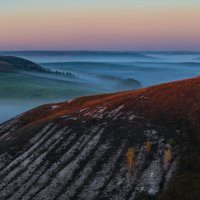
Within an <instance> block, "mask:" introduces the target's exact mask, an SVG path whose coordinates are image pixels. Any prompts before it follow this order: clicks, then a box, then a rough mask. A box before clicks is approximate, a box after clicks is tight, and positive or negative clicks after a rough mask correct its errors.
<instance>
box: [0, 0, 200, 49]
mask: <svg viewBox="0 0 200 200" xmlns="http://www.w3.org/2000/svg"><path fill="white" fill-rule="evenodd" d="M199 23H200V0H167V1H166V0H151V1H150V0H15V1H8V0H0V50H200V25H199Z"/></svg>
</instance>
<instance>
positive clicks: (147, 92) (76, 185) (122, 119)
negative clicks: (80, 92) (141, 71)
mask: <svg viewBox="0 0 200 200" xmlns="http://www.w3.org/2000/svg"><path fill="white" fill-rule="evenodd" d="M194 85H195V88H194V87H193V86H194ZM199 87H200V79H199V78H194V79H190V80H184V81H179V82H173V83H169V84H164V85H159V86H154V87H151V88H145V89H141V90H136V91H129V92H123V93H116V94H110V95H98V96H93V97H83V98H79V99H76V100H73V101H71V102H66V103H60V104H52V105H44V106H42V107H39V108H36V109H34V110H32V111H29V112H27V113H25V114H22V115H21V116H19V117H17V118H15V119H13V120H10V121H8V122H6V123H4V124H2V125H1V126H0V135H1V137H0V158H1V163H0V180H1V181H0V199H1V200H4V199H13V200H16V199H37V200H38V199H47V200H51V199H52V200H57V199H66V200H68V199H95V200H96V199H115V200H116V199H146V198H157V197H160V198H162V199H168V197H169V199H170V198H171V197H172V194H171V193H173V190H172V189H170V186H171V185H174V184H176V181H178V183H179V180H178V178H179V173H180V170H182V174H187V172H188V169H187V166H186V169H185V171H184V170H183V169H182V168H181V167H182V165H184V162H186V163H187V164H188V163H189V161H187V159H188V158H187V157H186V159H185V161H184V162H183V161H182V160H183V159H184V158H185V157H184V156H185V155H184V156H183V151H184V150H185V149H186V150H187V148H188V146H187V144H185V143H184V142H185V137H186V136H188V138H189V140H191V142H194V141H196V142H199V141H198V139H199V135H196V132H195V129H196V128H198V123H196V121H198V120H199V115H196V114H195V113H194V111H193V109H194V108H195V110H198V109H199V106H198V105H197V104H196V105H194V102H196V100H197V99H198V98H199V94H198V89H199ZM189 91H190V92H192V95H193V96H192V97H191V96H188V97H187V95H188V92H189ZM166 97H168V98H170V99H168V100H167V99H166ZM177 101H178V102H177ZM191 103H193V104H192V105H191V106H189V105H190V104H191ZM184 105H185V106H184ZM155 106H156V107H155ZM181 108H182V109H181ZM182 123H184V124H187V126H183V124H182ZM192 123H193V124H192ZM195 123H196V124H195ZM188 124H189V125H188ZM191 124H192V125H191ZM188 127H192V128H193V129H194V130H192V131H191V132H190V135H187V134H188V132H187V131H186V128H188ZM190 130H191V129H190ZM192 132H193V133H194V134H193V135H191V134H192ZM193 145H194V146H193V148H194V151H193V152H189V155H191V156H192V155H193V156H194V158H195V156H196V154H198V149H196V148H195V143H193ZM186 154H187V153H186ZM180 166H181V167H180ZM196 172H197V177H198V170H197V171H196ZM175 178H177V180H175ZM183 180H184V179H182V181H183ZM178 189H179V191H178V194H176V192H175V190H174V194H176V197H177V198H176V199H181V198H180V197H181V192H180V191H182V190H183V189H182V185H179V188H178ZM166 191H167V192H168V193H167V194H166ZM182 192H184V191H182ZM179 194H180V196H178V195H179ZM196 194H197V191H196V190H195V188H194V190H193V195H196ZM193 197H195V196H193ZM193 197H192V198H193ZM188 199H189V198H188Z"/></svg>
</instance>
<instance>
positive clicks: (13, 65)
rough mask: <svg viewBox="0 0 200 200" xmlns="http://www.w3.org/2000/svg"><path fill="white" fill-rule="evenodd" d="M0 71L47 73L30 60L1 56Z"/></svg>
mask: <svg viewBox="0 0 200 200" xmlns="http://www.w3.org/2000/svg"><path fill="white" fill-rule="evenodd" d="M0 67H1V68H0V70H1V71H4V70H5V71H10V70H33V71H47V70H46V69H45V68H43V67H41V66H40V65H38V64H36V63H34V62H31V61H29V60H26V59H23V58H18V57H14V56H0Z"/></svg>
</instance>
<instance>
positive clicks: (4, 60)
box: [0, 56, 75, 78]
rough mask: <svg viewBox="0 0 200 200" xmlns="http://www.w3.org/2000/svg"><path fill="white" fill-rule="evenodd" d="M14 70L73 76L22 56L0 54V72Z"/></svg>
mask: <svg viewBox="0 0 200 200" xmlns="http://www.w3.org/2000/svg"><path fill="white" fill-rule="evenodd" d="M14 71H15V72H20V71H21V72H22V71H24V72H37V73H48V74H50V75H59V76H67V77H71V78H74V77H75V75H74V74H72V73H70V72H60V71H52V70H50V69H48V68H45V67H42V66H40V65H38V64H36V63H34V62H32V61H29V60H26V59H24V58H19V57H15V56H0V72H14Z"/></svg>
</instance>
